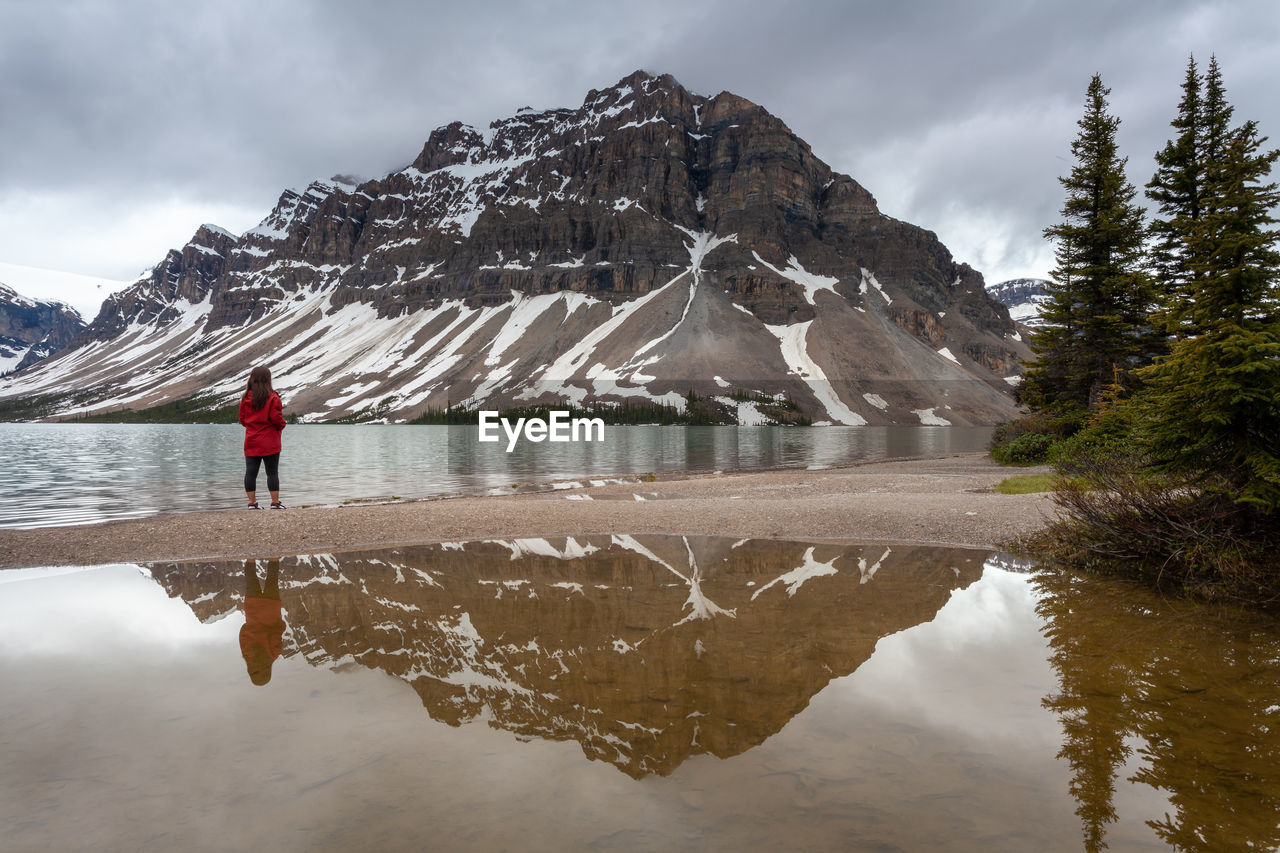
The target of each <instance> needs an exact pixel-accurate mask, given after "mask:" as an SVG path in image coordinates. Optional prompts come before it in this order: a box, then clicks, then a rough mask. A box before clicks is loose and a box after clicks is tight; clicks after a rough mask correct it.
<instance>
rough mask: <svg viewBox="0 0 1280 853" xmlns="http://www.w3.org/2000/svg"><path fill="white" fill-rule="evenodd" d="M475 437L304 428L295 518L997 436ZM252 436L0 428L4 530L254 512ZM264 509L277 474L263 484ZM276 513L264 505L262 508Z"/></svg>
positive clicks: (941, 448)
mask: <svg viewBox="0 0 1280 853" xmlns="http://www.w3.org/2000/svg"><path fill="white" fill-rule="evenodd" d="M476 432H477V431H476V428H475V427H473V426H454V427H446V426H383V425H360V426H351V425H346V426H338V425H334V426H328V425H325V426H321V425H291V426H289V427H288V428H286V430H285V432H284V436H283V438H284V451H283V453H282V454H281V459H280V480H281V497H282V499H283V500H284V502H285V504H286V505H290V506H301V505H304V504H338V503H342V502H343V501H345V500H361V499H368V498H377V497H390V496H398V497H403V498H415V497H428V496H432V495H442V494H450V493H454V492H474V491H485V490H490V489H510V487H511V486H513V485H514V484H517V483H523V484H528V483H531V482H545V481H548V480H557V479H570V478H580V477H595V478H599V477H607V476H615V475H636V474H640V475H642V474H645V473H649V472H654V473H660V472H664V471H685V470H705V471H711V470H725V471H728V470H734V469H741V468H757V467H762V466H800V467H819V466H831V465H840V464H845V463H848V462H852V461H857V460H862V459H883V458H890V457H901V456H917V455H921V454H928V453H947V452H964V451H970V450H983V449H985V448H986V446H987V442H988V440H989V438H990V435H991V430H990V429H988V428H970V427H815V428H799V427H658V426H607V427H605V433H604V439H605V440H604V441H602V442H585V441H583V442H569V443H557V444H551V443H546V442H543V443H539V444H533V443H529V442H524V441H522V442H521V443H520V444H518V445H517V447H516V449H515V450H514V451H513V452H511V453H507V452H506V449H505V448H506V442H505V441H502V442H499V443H496V444H495V443H480V442H478V441H477V438H476ZM243 440H244V430H243V429H242V428H241V427H239V426H237V425H208V424H197V425H192V424H155V425H136V424H0V470H4V471H8V472H9V477H8V480H7V482H6V487H5V489H4V490H3V492H0V527H35V526H51V525H63V524H85V523H92V522H99V521H109V520H113V519H120V518H132V517H139V516H146V515H154V514H156V513H159V512H188V511H193V510H205V509H219V508H234V507H241V506H244V491H243V479H244V456H243V452H244V451H243ZM258 489H259V495H260V497H265V496H266V475H265V472H260V473H259V475H258ZM262 503H263V504H264V505H265V501H262Z"/></svg>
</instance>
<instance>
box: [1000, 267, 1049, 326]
mask: <svg viewBox="0 0 1280 853" xmlns="http://www.w3.org/2000/svg"><path fill="white" fill-rule="evenodd" d="M1048 285H1049V282H1048V281H1047V280H1046V279H1043V278H1013V279H1009V280H1008V281H1002V282H1000V283H999V284H989V285H987V293H988V294H990V296H991V298H992V299H994V300H996V301H997V302H999V303H1000V304H1001V305H1004V306H1005V307H1006V308H1008V309H1009V316H1010V317H1012V318H1013V320H1014V322H1015V323H1021V324H1022V325H1024V326H1029V327H1031V328H1035V327H1037V326H1043V325H1044V321H1043V320H1041V319H1040V311H1041V309H1042V308H1043V306H1044V304H1045V303H1046V302H1048V301H1049V290H1048Z"/></svg>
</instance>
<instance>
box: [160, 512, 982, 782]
mask: <svg viewBox="0 0 1280 853" xmlns="http://www.w3.org/2000/svg"><path fill="white" fill-rule="evenodd" d="M982 557H983V555H982V553H981V552H973V553H971V554H969V555H967V556H963V557H960V556H957V552H955V551H951V550H947V549H935V548H924V547H912V546H905V547H899V546H896V545H895V546H893V547H885V546H883V545H847V544H846V545H811V544H806V543H801V542H784V541H776V540H741V541H737V542H735V541H733V540H731V539H721V538H716V537H692V536H691V537H679V536H643V535H642V536H602V537H579V538H576V539H575V538H572V537H570V538H565V537H555V538H550V539H541V538H539V539H514V540H502V541H491V542H467V543H462V542H452V543H444V544H440V545H425V546H413V547H407V548H400V549H395V550H378V551H363V552H349V553H344V554H317V555H307V556H300V557H288V558H285V559H284V560H281V561H280V564H279V565H280V568H279V588H280V598H281V601H282V603H283V607H284V614H285V615H284V618H285V622H286V623H287V625H288V629H287V632H286V634H285V638H284V642H283V646H284V651H283V657H284V658H285V659H286V660H288V659H290V658H294V659H301V660H305V661H306V662H307V663H308V664H309V665H311V666H317V667H323V668H326V669H337V670H341V669H344V668H347V667H351V666H354V665H358V666H362V667H367V668H369V669H377V670H381V671H383V672H386V673H387V674H388V675H391V676H392V677H394V678H398V679H401V680H403V681H404V682H405V683H406V684H408V685H409V686H411V687H412V688H413V690H414V691H415V692H416V693H417V694H418V696H419V698H420V699H421V701H422V704H423V706H424V708H425V709H426V711H427V713H428V714H429V715H430V716H431V717H432V718H433V719H436V720H441V721H443V722H446V723H448V724H450V725H454V726H457V725H462V724H465V723H469V722H474V721H480V720H484V721H486V722H487V723H488V724H489V725H490V726H493V727H495V728H501V729H504V730H506V731H510V732H513V733H514V734H515V735H516V736H517V737H519V738H521V739H529V738H535V737H536V738H540V739H545V740H555V741H576V742H578V743H579V744H580V746H581V748H582V751H583V754H584V755H585V756H586V757H588V758H590V759H592V760H600V761H608V762H610V763H611V764H613V765H614V766H616V767H617V768H618V769H619V770H621V771H622V772H624V773H626V774H628V775H630V776H632V777H634V778H641V777H644V776H647V775H650V774H655V773H656V774H659V775H663V776H666V775H669V774H670V773H672V772H673V771H674V770H675V769H676V768H677V767H679V766H680V765H681V764H682V763H683V762H684V761H686V760H687V759H688V758H690V757H691V756H695V755H703V754H711V755H715V756H717V757H719V758H728V757H730V756H733V755H737V754H739V753H742V752H745V751H746V750H748V749H751V748H752V747H755V746H757V745H759V744H761V743H763V742H764V741H765V740H766V739H768V738H769V737H770V736H772V735H774V734H776V733H777V732H779V731H780V730H781V729H782V728H783V727H784V726H785V725H786V724H787V723H788V722H789V721H790V720H791V719H792V718H793V717H794V716H795V715H796V714H798V713H799V712H800V711H802V710H804V708H806V707H807V706H808V704H809V702H810V700H811V699H812V698H813V697H814V696H815V695H817V694H818V693H819V692H820V691H821V690H822V689H823V688H824V687H826V686H827V684H829V683H830V682H831V681H832V680H834V679H837V678H840V677H843V676H846V675H848V674H850V673H852V672H854V671H855V670H856V669H857V668H858V667H859V666H861V665H862V664H863V663H865V662H866V661H867V660H868V659H869V658H870V657H871V656H872V654H873V652H874V651H875V648H876V643H877V642H878V641H879V640H880V639H881V638H883V637H886V636H889V635H891V634H896V633H898V632H900V631H904V630H906V629H908V628H911V627H913V626H916V625H920V624H922V623H925V622H929V621H931V620H932V619H933V618H934V617H935V616H936V615H937V613H938V611H939V610H940V609H941V608H942V607H943V606H944V605H945V604H946V603H947V601H948V600H949V599H950V598H951V596H952V595H953V593H955V592H956V591H957V590H962V589H965V588H966V587H968V586H969V585H970V584H972V583H973V582H974V581H976V580H977V579H978V578H980V577H981V576H982V572H983V559H982ZM242 566H243V564H242V563H239V562H214V563H198V564H191V563H188V564H181V563H178V564H167V565H158V566H153V567H151V569H150V572H151V575H152V577H153V578H154V579H155V580H156V582H157V583H159V584H160V585H161V586H162V587H163V588H164V589H165V591H166V592H167V593H168V594H169V596H170V597H174V598H180V599H181V600H183V601H184V602H186V603H187V604H188V606H190V607H191V610H192V612H193V613H195V615H196V616H197V617H198V618H200V619H201V621H204V622H212V621H215V620H219V619H222V618H228V619H236V620H240V621H243V620H244V615H243V606H244V605H243V601H244V598H243V591H244V589H245V583H244V580H243V577H244V575H243V571H244V569H243V568H242ZM255 568H256V570H257V571H258V573H259V575H260V576H261V575H263V574H265V571H266V570H267V568H268V567H267V565H263V561H258V563H257V565H256V567H255ZM231 653H232V654H234V652H231Z"/></svg>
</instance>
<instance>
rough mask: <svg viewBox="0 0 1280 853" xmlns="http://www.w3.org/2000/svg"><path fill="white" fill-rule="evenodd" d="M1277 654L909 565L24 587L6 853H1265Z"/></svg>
mask: <svg viewBox="0 0 1280 853" xmlns="http://www.w3.org/2000/svg"><path fill="white" fill-rule="evenodd" d="M249 604H251V606H248V608H247V609H246V606H247V605H249ZM264 608H265V610H264ZM267 611H270V612H271V613H274V614H278V616H279V620H282V622H283V624H281V621H277V616H274V615H272V616H269V617H264V616H263V613H264V612H267ZM270 625H275V627H274V628H271V627H270ZM264 626H266V627H264ZM273 631H274V632H275V633H272V632H273ZM272 637H274V638H276V639H274V640H273V639H271V638H272ZM246 638H247V639H246ZM277 642H278V646H272V644H273V643H277ZM268 647H271V648H274V650H275V651H278V655H275V656H274V659H273V652H271V651H270V650H268V651H262V650H264V649H268ZM1278 660H1280V630H1278V629H1277V625H1276V622H1275V620H1274V619H1271V618H1268V617H1264V616H1259V615H1251V614H1243V613H1237V612H1233V611H1227V610H1219V609H1212V608H1204V607H1196V606H1193V605H1189V604H1185V603H1181V602H1173V601H1167V600H1164V599H1161V598H1160V597H1158V596H1156V595H1154V594H1152V593H1150V592H1149V591H1147V590H1145V589H1142V588H1138V587H1135V586H1131V585H1128V584H1124V583H1119V582H1115V581H1111V580H1105V579H1099V578H1075V577H1071V576H1065V575H1058V574H1052V573H1031V572H1029V571H1028V570H1027V567H1026V566H1024V565H1020V564H1018V563H1017V562H1016V561H1013V560H1011V559H1009V558H1007V557H1005V556H1004V555H1001V554H997V553H992V552H989V551H979V550H965V549H940V548H928V547H907V546H901V545H896V544H882V545H875V544H871V545H868V544H859V545H847V544H846V545H832V544H820V543H808V542H787V541H778V540H730V539H723V538H716V537H674V536H640V535H638V536H605V537H585V538H583V537H580V538H577V539H573V538H564V537H559V538H546V539H516V540H502V541H490V542H468V543H461V542H458V543H445V544H441V545H426V546H417V547H410V548H398V549H386V550H370V551H361V552H351V553H344V554H313V555H298V556H286V557H284V558H281V559H277V560H268V559H262V560H257V561H249V562H247V563H242V562H231V561H223V562H198V563H170V564H158V565H153V566H147V567H141V566H136V565H116V566H99V567H90V568H82V569H73V568H59V569H17V570H9V571H5V572H0V682H2V683H4V684H5V685H6V688H5V690H4V691H3V692H0V719H2V720H4V725H3V727H0V848H3V849H12V850H38V849H79V848H83V847H84V846H85V845H86V844H92V845H93V846H95V847H101V848H103V849H128V850H157V851H167V850H176V849H237V850H244V849H260V848H261V849H266V848H269V849H273V850H351V849H378V850H419V849H424V848H429V847H433V846H434V847H438V848H440V849H450V850H483V851H488V850H501V849H522V850H549V851H551V850H555V851H559V850H696V851H702V850H779V849H786V850H877V851H880V850H959V851H970V850H972V851H983V853H986V851H993V850H998V851H1006V850H1009V851H1024V850H1054V851H1059V850H1084V851H1095V850H1101V849H1108V848H1109V849H1110V850H1112V851H1129V850H1166V849H1178V850H1184V851H1225V850H1270V849H1274V848H1275V846H1276V845H1277V843H1280V666H1277V661H1278ZM264 668H265V669H264ZM251 673H258V675H257V676H251ZM255 680H256V681H257V682H262V683H261V684H257V683H255Z"/></svg>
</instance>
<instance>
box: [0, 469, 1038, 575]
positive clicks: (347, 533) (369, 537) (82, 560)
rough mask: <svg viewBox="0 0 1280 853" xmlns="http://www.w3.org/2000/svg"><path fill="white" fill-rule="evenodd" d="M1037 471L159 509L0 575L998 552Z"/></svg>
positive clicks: (671, 482)
mask: <svg viewBox="0 0 1280 853" xmlns="http://www.w3.org/2000/svg"><path fill="white" fill-rule="evenodd" d="M1039 470H1041V469H1038V468H1031V469H1028V468H1007V467H1004V466H1001V465H999V464H997V463H996V462H994V461H993V460H991V459H990V457H988V456H987V454H986V453H985V452H973V453H960V454H940V455H933V456H923V457H912V458H908V459H894V460H876V461H868V462H862V463H855V464H853V465H849V466H845V467H834V468H822V469H803V468H771V469H751V470H748V471H733V472H727V473H720V474H716V473H694V472H683V473H679V474H669V475H666V476H663V477H660V478H659V479H657V480H654V481H649V482H645V481H637V482H627V483H609V484H607V485H600V486H590V485H587V486H584V487H582V488H564V487H563V486H562V487H561V488H558V489H556V488H551V487H549V486H548V487H546V488H540V489H538V490H531V491H526V492H519V493H515V494H509V495H466V496H459V497H443V498H428V499H418V500H409V501H395V502H386V503H377V502H357V503H351V504H344V505H336V506H305V507H302V508H298V509H287V510H284V511H283V512H278V511H272V510H264V511H260V512H249V511H247V510H244V509H241V508H238V509H224V510H211V511H203V512H188V513H170V514H161V515H153V516H147V517H145V518H138V519H127V520H121V521H110V522H104V523H100V524H88V525H76V526H67V527H41V528H20V529H8V530H0V569H8V568H29V567H37V566H88V565H98V564H103V563H154V562H174V561H185V560H209V559H237V558H240V559H243V558H248V557H255V558H256V557H264V556H268V555H276V556H285V555H291V554H303V553H316V552H333V551H346V550H368V549H373V548H384V547H396V546H402V545H410V544H424V543H431V542H441V541H463V540H470V539H494V538H525V537H539V538H545V537H556V536H588V535H608V534H615V533H616V534H624V533H627V534H638V533H665V534H676V535H679V534H686V535H714V536H730V537H735V538H753V539H754V538H769V539H804V540H818V541H822V540H826V541H833V542H885V543H900V544H912V545H937V546H951V547H966V548H985V549H999V547H1000V546H1001V544H1002V543H1006V542H1008V541H1010V540H1012V539H1014V538H1016V537H1018V536H1020V535H1023V534H1026V533H1030V532H1032V531H1034V530H1036V529H1039V528H1040V527H1041V526H1043V525H1044V524H1045V523H1047V521H1048V520H1049V519H1050V518H1051V516H1052V514H1053V503H1052V500H1051V498H1050V496H1049V495H1048V494H1046V493H1040V494H1029V495H1001V494H998V493H996V492H994V486H995V485H996V484H997V483H999V482H1000V481H1001V480H1003V479H1005V478H1006V477H1009V476H1013V475H1015V474H1026V473H1036V472H1037V471H1039ZM1043 470H1045V471H1047V470H1048V469H1047V468H1045V469H1043ZM583 479H584V480H585V479H607V480H615V479H618V478H612V477H610V478H583ZM637 496H638V497H637Z"/></svg>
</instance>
